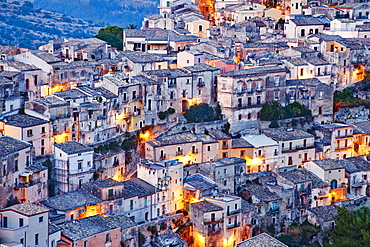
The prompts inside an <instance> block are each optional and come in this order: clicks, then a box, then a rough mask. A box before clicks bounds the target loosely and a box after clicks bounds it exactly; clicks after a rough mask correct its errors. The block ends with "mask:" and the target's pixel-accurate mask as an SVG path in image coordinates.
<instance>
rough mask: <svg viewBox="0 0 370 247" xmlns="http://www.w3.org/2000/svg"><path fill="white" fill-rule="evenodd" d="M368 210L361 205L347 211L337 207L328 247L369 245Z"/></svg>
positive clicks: (369, 222)
mask: <svg viewBox="0 0 370 247" xmlns="http://www.w3.org/2000/svg"><path fill="white" fill-rule="evenodd" d="M369 214H370V210H369V208H367V207H362V208H360V209H358V210H354V211H351V212H350V211H348V210H347V209H346V208H344V207H338V209H337V215H335V216H334V221H335V227H334V229H333V231H330V232H329V233H328V234H329V239H330V242H331V243H330V244H325V246H330V247H362V246H370V216H369Z"/></svg>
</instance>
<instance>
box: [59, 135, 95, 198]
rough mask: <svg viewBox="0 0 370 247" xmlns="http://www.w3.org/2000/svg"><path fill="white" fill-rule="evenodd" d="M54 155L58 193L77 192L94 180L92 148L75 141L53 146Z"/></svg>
mask: <svg viewBox="0 0 370 247" xmlns="http://www.w3.org/2000/svg"><path fill="white" fill-rule="evenodd" d="M53 154H54V161H53V167H54V174H53V177H54V178H55V179H56V180H57V185H56V193H63V192H68V191H72V190H76V189H78V188H81V186H82V184H83V183H86V182H89V181H91V180H92V179H93V173H94V170H93V154H94V150H93V149H92V148H90V147H87V146H85V145H83V144H81V143H78V142H75V141H71V142H62V143H58V144H55V145H54V146H53Z"/></svg>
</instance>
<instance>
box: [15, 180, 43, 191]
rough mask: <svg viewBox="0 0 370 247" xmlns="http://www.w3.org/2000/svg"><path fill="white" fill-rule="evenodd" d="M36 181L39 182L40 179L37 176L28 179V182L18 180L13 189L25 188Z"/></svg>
mask: <svg viewBox="0 0 370 247" xmlns="http://www.w3.org/2000/svg"><path fill="white" fill-rule="evenodd" d="M38 183H41V180H40V179H39V178H38V179H34V180H30V181H28V182H19V183H17V184H15V185H14V188H15V189H19V188H26V187H30V186H33V185H35V184H38Z"/></svg>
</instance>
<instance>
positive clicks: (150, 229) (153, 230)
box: [147, 225, 158, 235]
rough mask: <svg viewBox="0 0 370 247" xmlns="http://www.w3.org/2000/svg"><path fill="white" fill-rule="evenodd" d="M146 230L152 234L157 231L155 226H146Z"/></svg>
mask: <svg viewBox="0 0 370 247" xmlns="http://www.w3.org/2000/svg"><path fill="white" fill-rule="evenodd" d="M147 230H148V231H149V232H151V233H152V235H156V234H157V233H158V229H157V226H155V225H154V226H148V227H147Z"/></svg>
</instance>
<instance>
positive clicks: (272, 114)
mask: <svg viewBox="0 0 370 247" xmlns="http://www.w3.org/2000/svg"><path fill="white" fill-rule="evenodd" d="M307 116H309V117H310V116H312V113H311V110H308V109H306V107H305V106H304V105H301V104H299V103H298V102H294V103H292V104H289V105H286V106H285V107H283V106H281V104H280V102H279V101H268V102H266V103H265V104H264V105H263V107H262V109H261V117H260V119H261V120H262V121H273V120H280V119H286V118H296V117H307Z"/></svg>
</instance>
